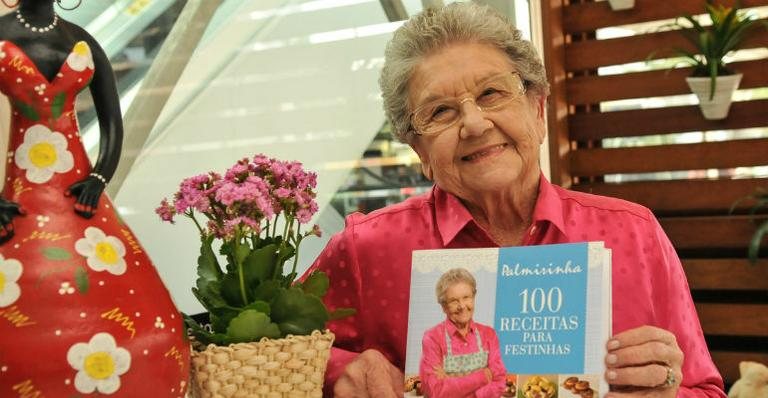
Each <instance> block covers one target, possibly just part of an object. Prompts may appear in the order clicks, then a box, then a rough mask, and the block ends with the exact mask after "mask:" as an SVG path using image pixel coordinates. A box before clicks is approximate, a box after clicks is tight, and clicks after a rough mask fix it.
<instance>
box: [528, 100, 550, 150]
mask: <svg viewBox="0 0 768 398" xmlns="http://www.w3.org/2000/svg"><path fill="white" fill-rule="evenodd" d="M532 102H533V104H532V106H533V107H534V108H535V112H536V124H537V130H538V132H537V135H538V136H539V144H540V145H541V144H543V143H544V139H545V138H546V136H547V96H546V95H545V94H541V95H537V96H535V97H533V99H532Z"/></svg>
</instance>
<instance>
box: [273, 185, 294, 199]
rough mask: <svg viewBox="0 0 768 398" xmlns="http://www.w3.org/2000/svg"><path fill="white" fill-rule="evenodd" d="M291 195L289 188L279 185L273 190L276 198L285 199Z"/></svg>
mask: <svg viewBox="0 0 768 398" xmlns="http://www.w3.org/2000/svg"><path fill="white" fill-rule="evenodd" d="M290 196H291V190H290V189H288V188H285V187H280V188H277V189H276V190H275V197H276V198H278V199H287V198H289V197H290Z"/></svg>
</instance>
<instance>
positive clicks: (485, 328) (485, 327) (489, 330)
mask: <svg viewBox="0 0 768 398" xmlns="http://www.w3.org/2000/svg"><path fill="white" fill-rule="evenodd" d="M474 326H475V328H477V330H479V331H480V333H482V334H488V333H494V334H495V333H496V330H495V329H494V328H493V327H492V326H488V325H485V324H482V323H480V322H475V323H474Z"/></svg>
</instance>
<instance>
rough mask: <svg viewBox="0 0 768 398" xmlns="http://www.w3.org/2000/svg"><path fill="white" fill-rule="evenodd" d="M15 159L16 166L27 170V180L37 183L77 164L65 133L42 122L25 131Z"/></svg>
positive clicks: (45, 180)
mask: <svg viewBox="0 0 768 398" xmlns="http://www.w3.org/2000/svg"><path fill="white" fill-rule="evenodd" d="M14 160H15V162H16V166H18V167H19V168H21V169H24V170H26V171H27V180H29V182H33V183H35V184H42V183H44V182H47V181H48V180H50V179H51V177H53V174H54V173H66V172H67V171H69V170H72V168H73V167H74V166H75V161H74V157H72V152H70V151H68V150H67V139H66V137H64V134H61V133H59V132H57V131H51V130H50V129H49V128H48V127H45V126H43V125H42V124H36V125H34V126H32V127H30V128H28V129H27V131H26V132H24V142H23V143H22V144H21V145H19V148H18V149H17V150H16V153H15V154H14Z"/></svg>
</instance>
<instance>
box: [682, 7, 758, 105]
mask: <svg viewBox="0 0 768 398" xmlns="http://www.w3.org/2000/svg"><path fill="white" fill-rule="evenodd" d="M704 8H705V11H706V13H707V15H708V16H709V18H710V19H711V20H712V24H711V25H704V24H702V23H701V22H700V21H699V19H698V18H697V17H694V16H691V15H683V16H681V17H679V18H678V19H677V20H676V21H675V23H673V24H672V26H673V27H675V28H677V29H679V32H680V34H682V35H683V37H685V38H686V39H687V40H688V41H689V42H690V43H691V44H692V45H693V47H694V49H695V50H694V51H687V50H683V49H676V52H677V54H678V55H681V56H683V57H684V59H685V62H686V63H688V64H690V65H691V66H693V73H692V74H691V77H688V78H686V81H687V83H688V86H689V87H690V89H691V91H692V92H693V93H694V94H696V96H697V98H698V99H699V106H700V107H701V110H702V113H703V114H704V117H705V118H706V119H711V120H717V119H724V118H725V117H726V116H727V115H728V110H729V108H730V106H731V97H732V95H733V92H734V91H736V89H737V88H738V86H739V83H740V82H741V77H742V74H740V73H735V72H733V71H732V70H730V69H728V67H727V66H726V60H725V57H726V55H728V54H729V53H730V52H731V51H734V50H737V49H739V47H740V46H741V44H742V42H743V41H744V38H746V37H747V35H748V34H749V33H750V32H751V31H752V30H753V29H754V28H756V27H757V26H758V24H759V21H758V20H757V19H756V18H755V17H754V16H751V15H748V14H746V13H743V12H740V11H739V9H738V5H735V6H734V7H725V6H723V5H722V4H718V5H716V4H714V2H713V1H712V0H707V1H706V3H705V5H704Z"/></svg>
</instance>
